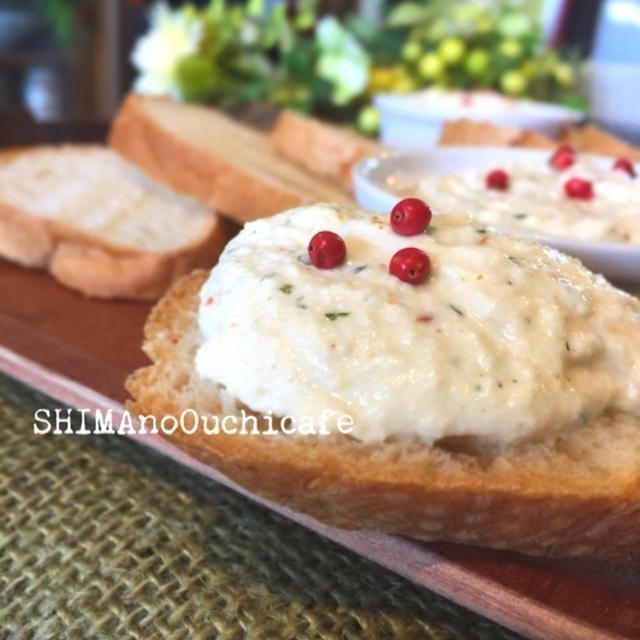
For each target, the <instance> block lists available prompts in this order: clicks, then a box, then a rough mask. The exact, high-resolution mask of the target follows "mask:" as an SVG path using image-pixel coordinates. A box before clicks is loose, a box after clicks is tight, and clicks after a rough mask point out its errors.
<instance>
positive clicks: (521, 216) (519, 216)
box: [511, 213, 527, 220]
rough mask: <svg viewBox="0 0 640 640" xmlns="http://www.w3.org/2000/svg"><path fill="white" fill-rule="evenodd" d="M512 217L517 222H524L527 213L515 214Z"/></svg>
mask: <svg viewBox="0 0 640 640" xmlns="http://www.w3.org/2000/svg"><path fill="white" fill-rule="evenodd" d="M511 217H512V218H515V219H516V220H524V219H525V218H526V217H527V214H526V213H514V214H513V215H512V216H511Z"/></svg>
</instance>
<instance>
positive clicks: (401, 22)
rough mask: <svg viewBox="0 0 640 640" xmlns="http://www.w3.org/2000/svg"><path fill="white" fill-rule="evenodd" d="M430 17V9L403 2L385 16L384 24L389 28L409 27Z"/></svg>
mask: <svg viewBox="0 0 640 640" xmlns="http://www.w3.org/2000/svg"><path fill="white" fill-rule="evenodd" d="M430 15H431V9H430V8H429V7H428V6H426V5H424V4H421V3H418V2H403V3H402V4H399V5H398V6H397V7H394V8H393V9H392V10H391V11H390V12H389V15H388V16H387V19H386V21H385V24H386V26H387V27H390V28H392V29H393V28H396V29H397V28H398V27H411V26H413V25H415V24H418V23H420V22H424V21H425V20H427V18H429V16H430Z"/></svg>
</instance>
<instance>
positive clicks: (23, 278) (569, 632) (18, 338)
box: [0, 260, 640, 640]
mask: <svg viewBox="0 0 640 640" xmlns="http://www.w3.org/2000/svg"><path fill="white" fill-rule="evenodd" d="M149 308H150V305H149V304H145V303H136V302H105V301H98V300H88V299H86V298H84V297H82V296H81V295H79V294H76V293H74V292H72V291H70V290H68V289H65V288H63V287H62V286H60V285H58V284H57V283H56V282H55V281H54V280H53V279H52V278H51V277H49V276H48V275H47V274H45V273H42V272H38V271H30V270H26V269H22V268H20V267H17V266H14V265H11V264H9V263H7V262H4V261H2V260H0V370H2V371H4V372H5V373H7V374H9V375H10V376H13V377H15V378H17V379H19V380H21V381H23V382H25V383H26V384H29V385H31V386H33V387H35V388H37V389H39V390H41V391H43V392H45V393H47V394H48V395H50V396H52V397H54V398H56V399H58V400H60V401H62V402H64V403H66V404H68V405H71V406H75V407H79V408H88V409H98V408H99V409H102V410H103V411H104V410H106V409H109V408H111V409H113V410H114V411H115V412H119V411H122V404H121V403H122V401H123V400H124V398H125V392H124V389H123V382H124V379H125V377H126V376H127V374H128V373H129V372H130V371H131V370H133V369H134V368H136V367H138V366H140V365H142V364H144V363H145V362H146V359H145V356H144V355H143V353H142V352H141V351H140V348H139V345H140V342H141V338H142V326H143V324H144V320H145V318H146V316H147V313H148V311H149ZM136 439H138V440H139V441H140V442H142V443H143V444H145V445H147V446H150V447H152V448H154V449H156V450H159V451H160V452H162V453H164V454H165V455H167V456H169V457H171V458H174V459H175V460H177V461H179V462H181V463H182V464H185V465H187V466H189V467H191V468H193V469H195V470H197V471H199V472H201V473H203V474H204V475H206V476H209V477H211V478H214V479H215V480H217V481H219V482H222V483H223V484H225V485H227V486H229V487H231V488H233V489H235V490H237V491H239V492H241V493H243V494H245V495H247V496H248V497H250V498H252V499H253V500H256V501H258V502H260V503H262V504H265V505H266V506H268V507H270V508H271V509H274V510H275V511H278V512H279V513H281V514H284V515H285V516H286V517H288V518H291V519H292V520H294V521H296V522H298V523H300V524H302V525H304V526H306V527H309V528H311V529H313V530H315V531H317V532H319V533H321V534H322V535H324V536H326V537H328V538H330V539H332V540H334V541H336V542H338V543H340V544H342V545H344V546H345V547H347V548H349V549H351V550H353V551H355V552H356V553H359V554H361V555H363V556H365V557H367V558H369V559H371V560H373V561H375V562H377V563H378V564H380V565H383V566H385V567H387V568H389V569H391V570H393V571H395V572H397V573H399V574H401V575H403V576H405V577H406V578H408V579H409V580H412V581H414V582H416V583H418V584H420V585H422V586H424V587H427V588H429V589H432V590H433V591H436V592H438V593H440V594H442V595H444V596H446V597H447V598H450V599H451V600H454V601H456V602H458V603H460V604H462V605H464V606H466V607H468V608H470V609H473V610H475V611H477V612H478V613H480V614H482V615H485V616H487V617H489V618H492V619H494V620H496V621H497V622H499V623H501V624H503V625H505V626H507V627H510V628H511V629H514V630H515V631H518V632H520V633H521V634H523V635H525V636H527V637H530V638H541V639H545V640H568V639H572V640H573V639H580V640H594V639H596V638H598V639H600V638H636V639H637V638H640V564H635V565H630V564H629V565H625V566H609V565H606V564H602V563H598V562H596V561H584V560H581V561H575V560H571V561H562V562H559V561H551V560H547V559H535V558H528V557H525V556H521V555H518V554H515V553H507V552H498V551H489V550H484V549H477V548H472V547H464V546H459V545H447V544H424V543H419V542H414V541H411V540H407V539H404V538H399V537H394V536H379V535H374V534H371V533H368V532H364V531H358V532H353V531H345V530H341V529H335V528H331V527H327V526H325V525H323V524H322V523H319V522H317V521H316V520H313V519H312V518H309V517H308V516H305V515H303V514H299V513H295V512H292V511H291V510H289V509H287V508H284V507H281V506H279V505H276V504H273V503H270V502H267V501H265V500H263V499H261V498H259V497H257V496H255V495H253V494H250V493H248V492H247V491H245V490H244V489H242V488H241V487H240V486H238V485H236V484H235V483H233V482H231V481H230V480H229V479H228V478H226V477H224V476H222V475H221V474H219V473H218V472H217V471H216V470H215V469H212V468H211V467H207V466H206V465H203V464H201V463H199V462H197V461H195V460H193V459H192V458H190V457H189V456H187V455H186V454H184V453H182V452H181V451H179V450H178V449H176V448H175V447H173V446H172V445H171V444H169V443H168V442H166V441H165V440H163V439H162V438H160V437H157V436H137V438H136Z"/></svg>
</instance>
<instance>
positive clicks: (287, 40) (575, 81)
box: [0, 0, 640, 139]
mask: <svg viewBox="0 0 640 640" xmlns="http://www.w3.org/2000/svg"><path fill="white" fill-rule="evenodd" d="M639 81H640V0H529V1H527V0H521V1H519V2H518V1H515V0H514V1H511V2H506V1H494V2H490V1H485V2H480V1H473V2H451V1H449V2H441V1H439V0H431V1H430V0H424V1H422V2H420V1H416V2H382V1H380V0H370V1H369V2H365V1H364V0H360V1H357V0H351V1H345V2H337V1H334V2H331V1H326V2H325V1H318V2H314V1H313V0H298V1H295V2H278V1H276V0H273V1H258V2H256V1H255V0H247V1H241V2H233V1H227V2H224V1H220V0H213V1H202V2H188V3H187V2H175V1H174V2H163V3H152V2H145V1H144V0H15V1H12V0H0V112H1V115H2V121H1V122H0V126H1V127H2V130H3V135H4V136H5V137H6V136H7V135H10V131H11V128H12V125H11V123H12V122H15V121H24V120H25V119H33V120H35V121H39V122H43V123H47V122H58V123H60V122H74V123H75V124H76V125H78V124H79V123H86V126H87V127H89V128H90V127H94V126H96V127H100V126H105V123H106V122H107V121H108V120H109V118H110V117H111V116H112V115H113V113H114V112H115V110H116V109H117V106H118V104H119V102H120V100H121V98H122V96H123V95H124V94H125V93H126V92H128V91H129V90H131V89H132V87H134V86H135V87H136V88H137V89H138V90H142V91H146V92H147V93H169V94H171V95H173V96H174V97H178V98H180V99H185V100H195V101H202V102H210V103H214V104H218V105H220V106H222V107H225V108H231V109H233V108H237V107H238V106H242V105H246V104H251V103H255V102H261V103H265V102H266V103H269V104H277V105H286V106H291V107H294V108H297V109H299V110H301V111H305V112H311V113H316V114H318V115H320V116H322V117H326V118H329V119H332V120H337V121H341V122H345V123H347V124H349V125H352V126H354V127H358V128H360V130H361V131H364V132H365V133H371V134H374V133H375V130H376V127H377V120H376V118H377V114H376V112H375V108H374V107H372V105H371V96H372V95H373V94H374V93H375V92H377V91H398V92H409V91H415V90H418V89H422V88H425V87H429V86H436V87H441V88H462V89H469V88H482V87H489V88H492V89H495V90H497V91H499V92H502V93H506V94H508V95H512V96H514V97H524V98H531V99H534V100H540V101H545V102H557V103H560V104H564V105H567V106H571V107H574V108H578V109H581V110H584V111H585V113H586V114H587V115H589V116H590V117H591V118H592V119H593V120H595V121H596V122H598V123H600V124H604V125H605V126H607V127H608V128H610V129H613V130H615V131H617V132H619V133H623V134H624V135H626V136H627V137H629V138H631V139H638V138H640V109H638V106H639V102H640V101H639V100H638V97H637V96H638V95H639V92H638V91H637V89H636V87H637V86H638V82H639Z"/></svg>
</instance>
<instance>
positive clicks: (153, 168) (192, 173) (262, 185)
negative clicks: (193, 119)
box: [109, 94, 348, 222]
mask: <svg viewBox="0 0 640 640" xmlns="http://www.w3.org/2000/svg"><path fill="white" fill-rule="evenodd" d="M158 100H161V98H158ZM256 135H263V134H261V133H259V132H256ZM109 145H110V146H111V147H112V148H113V149H115V150H116V151H118V152H119V153H120V154H122V155H123V156H125V157H126V158H128V159H129V160H131V161H132V162H134V163H135V164H137V165H139V166H140V167H142V168H143V169H144V170H145V171H147V172H148V173H149V174H150V175H152V176H154V177H155V178H156V179H157V180H160V181H161V182H164V183H165V184H167V185H169V186H171V187H173V188H174V189H176V190H177V191H181V192H183V193H187V194H189V195H192V196H194V197H195V198H197V199H198V200H201V201H202V202H205V203H207V204H209V205H210V206H212V207H213V208H214V209H216V210H217V211H220V212H222V213H224V214H225V215H227V216H229V217H231V218H233V219H234V220H236V221H238V222H248V221H250V220H255V219H256V218H261V217H265V216H269V215H272V214H275V213H278V212H280V211H283V210H285V209H290V208H293V207H297V206H300V205H303V204H309V203H310V202H311V201H312V200H313V198H311V197H309V194H305V193H301V191H300V190H296V189H295V188H294V187H287V186H286V185H284V184H283V183H281V182H278V183H275V182H270V181H269V180H268V179H267V178H266V177H265V176H258V175H256V174H255V173H252V171H251V169H250V168H246V167H243V166H241V165H236V164H234V163H232V162H230V161H229V160H228V159H227V158H228V156H229V153H232V151H231V150H224V149H221V150H220V152H219V153H217V154H214V153H208V152H207V151H205V150H204V149H199V148H196V147H194V146H192V145H189V144H188V143H186V142H184V141H182V140H180V139H179V138H178V137H177V136H176V135H174V134H173V133H172V132H171V131H170V130H169V129H168V128H165V127H163V126H162V125H161V124H160V123H158V122H157V121H156V120H155V119H154V118H152V117H151V115H150V114H149V113H148V111H147V110H146V109H145V106H144V98H143V96H140V95H136V94H131V95H129V96H127V98H126V99H125V100H124V103H123V105H122V107H121V109H120V111H119V112H118V114H117V116H116V118H115V120H114V122H113V126H112V129H111V133H110V135H109ZM335 191H338V190H337V189H336V190H328V191H327V198H326V199H329V200H335V199H336V195H335ZM340 201H348V198H347V197H346V195H345V196H344V197H341V198H340Z"/></svg>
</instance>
